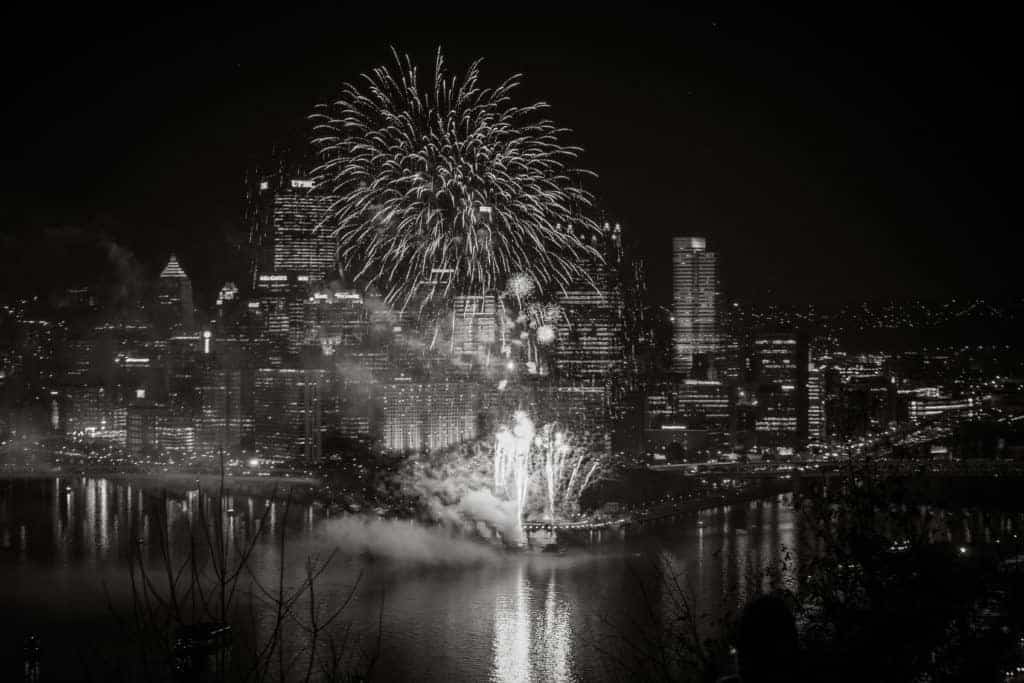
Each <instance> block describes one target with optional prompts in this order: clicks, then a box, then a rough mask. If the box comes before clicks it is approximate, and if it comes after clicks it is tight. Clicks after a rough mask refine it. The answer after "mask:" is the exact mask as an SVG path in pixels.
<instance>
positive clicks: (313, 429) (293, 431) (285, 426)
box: [254, 368, 329, 461]
mask: <svg viewBox="0 0 1024 683" xmlns="http://www.w3.org/2000/svg"><path fill="white" fill-rule="evenodd" d="M328 383H329V377H328V373H327V371H326V370H322V369H311V370H306V369H297V368H259V369H257V370H256V382H255V401H254V403H255V415H254V437H255V447H256V454H257V456H258V457H259V458H261V459H267V460H276V461H285V460H288V459H290V458H295V457H299V458H302V459H303V460H306V461H316V460H319V458H320V456H321V454H322V452H323V401H324V397H325V394H327V393H328V391H329V389H328Z"/></svg>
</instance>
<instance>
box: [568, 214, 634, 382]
mask: <svg viewBox="0 0 1024 683" xmlns="http://www.w3.org/2000/svg"><path fill="white" fill-rule="evenodd" d="M591 246H593V247H594V249H595V250H596V251H597V252H598V254H600V258H598V257H597V256H593V257H587V259H586V262H585V263H584V264H583V266H584V270H585V271H586V273H587V277H586V278H585V279H582V280H580V281H577V282H574V283H570V284H569V285H568V286H566V287H565V289H563V290H561V291H559V292H558V293H557V294H556V301H557V302H558V305H559V306H560V307H561V310H562V312H563V314H564V316H565V319H564V320H562V321H558V323H557V324H556V327H557V338H556V340H555V346H554V357H555V367H556V369H557V370H558V375H559V376H560V377H562V378H563V379H566V380H570V381H579V380H582V381H584V382H585V383H593V382H599V383H603V382H604V381H605V380H607V379H608V376H609V375H610V374H611V373H614V372H616V371H621V369H622V367H623V364H624V359H623V356H624V351H625V349H624V337H625V327H624V316H623V301H622V287H621V286H620V284H621V283H620V277H619V266H620V262H621V259H622V228H621V227H620V226H619V224H618V223H616V224H615V225H614V226H613V225H610V224H608V223H605V224H604V225H603V228H602V231H601V233H600V234H599V235H595V236H593V241H592V242H591Z"/></svg>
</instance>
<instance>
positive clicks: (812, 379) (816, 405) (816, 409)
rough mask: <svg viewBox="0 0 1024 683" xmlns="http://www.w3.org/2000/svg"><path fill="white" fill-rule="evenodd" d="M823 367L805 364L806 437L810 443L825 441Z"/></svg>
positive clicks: (812, 363)
mask: <svg viewBox="0 0 1024 683" xmlns="http://www.w3.org/2000/svg"><path fill="white" fill-rule="evenodd" d="M825 420H826V417H825V369H824V368H823V367H822V366H821V365H819V364H817V363H815V362H813V361H812V362H811V363H809V364H808V366H807V438H808V440H809V441H810V442H811V443H815V442H817V443H821V442H824V441H825V437H826V433H827V425H826V422H825Z"/></svg>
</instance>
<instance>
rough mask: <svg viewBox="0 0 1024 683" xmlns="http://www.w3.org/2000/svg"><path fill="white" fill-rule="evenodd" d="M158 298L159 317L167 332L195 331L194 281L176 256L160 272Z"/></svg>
mask: <svg viewBox="0 0 1024 683" xmlns="http://www.w3.org/2000/svg"><path fill="white" fill-rule="evenodd" d="M156 298H157V310H158V317H159V319H160V323H161V324H162V326H163V328H164V331H165V332H170V333H181V332H188V331H191V330H193V329H195V305H194V303H193V301H192V281H191V280H189V278H188V275H187V274H186V273H185V270H184V269H183V268H182V267H181V264H180V263H178V258H177V257H176V256H175V255H174V254H171V258H170V259H169V260H168V261H167V265H166V266H164V269H163V270H162V271H160V280H159V282H158V283H157V296H156Z"/></svg>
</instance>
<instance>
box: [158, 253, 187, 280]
mask: <svg viewBox="0 0 1024 683" xmlns="http://www.w3.org/2000/svg"><path fill="white" fill-rule="evenodd" d="M160 277H161V278H165V277H175V278H177V277H183V278H186V279H187V278H188V275H186V274H185V271H184V270H183V269H182V267H181V265H180V264H179V263H178V257H177V256H175V255H174V254H173V253H172V254H171V260H170V261H168V262H167V265H166V266H164V269H163V270H162V271H161V272H160Z"/></svg>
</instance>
